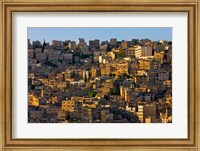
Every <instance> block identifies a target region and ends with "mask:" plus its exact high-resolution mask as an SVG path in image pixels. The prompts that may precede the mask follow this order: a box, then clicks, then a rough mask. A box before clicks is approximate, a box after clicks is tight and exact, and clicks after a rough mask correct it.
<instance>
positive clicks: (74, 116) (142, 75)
mask: <svg viewBox="0 0 200 151" xmlns="http://www.w3.org/2000/svg"><path fill="white" fill-rule="evenodd" d="M28 123H172V42H171V41H167V40H159V41H151V40H150V39H147V38H145V39H132V40H130V41H127V40H121V41H119V40H117V38H111V39H110V40H108V41H100V40H99V39H94V40H89V41H86V40H85V39H84V38H79V39H78V41H77V42H76V41H71V40H65V41H60V40H52V43H51V44H50V43H48V42H45V39H44V41H38V40H37V41H32V42H31V41H30V39H28Z"/></svg>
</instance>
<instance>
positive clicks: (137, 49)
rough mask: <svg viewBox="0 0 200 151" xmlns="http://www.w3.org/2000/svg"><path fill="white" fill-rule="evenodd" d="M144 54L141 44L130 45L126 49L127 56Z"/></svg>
mask: <svg viewBox="0 0 200 151" xmlns="http://www.w3.org/2000/svg"><path fill="white" fill-rule="evenodd" d="M141 55H142V50H141V47H140V46H133V47H130V48H128V49H127V50H126V56H127V57H133V56H134V57H136V58H138V57H141Z"/></svg>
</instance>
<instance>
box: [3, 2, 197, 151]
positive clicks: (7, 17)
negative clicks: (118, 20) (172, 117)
mask: <svg viewBox="0 0 200 151" xmlns="http://www.w3.org/2000/svg"><path fill="white" fill-rule="evenodd" d="M199 5H200V1H198V0H169V1H165V0H159V1H156V0H141V1H136V0H124V1H123V0H109V1H106V0H101V1H98V0H82V1H79V0H54V1H53V0H44V1H43V2H41V1H39V0H30V1H25V0H0V9H1V13H0V17H1V22H0V33H2V35H1V36H0V50H1V51H0V61H1V63H0V73H1V76H0V77H1V79H0V85H1V87H0V88H1V91H0V96H1V99H0V110H1V111H0V118H1V121H0V123H2V124H0V134H2V137H0V144H1V146H0V150H27V149H28V150H48V151H49V150H72V149H74V150H87V151H88V150H122V149H123V150H138V151H140V150H141V151H144V150H170V151H173V150H174V151H177V150H189V151H198V150H200V141H199V140H200V120H199V118H200V112H199V109H200V103H199V90H200V89H199V81H198V80H200V78H199V71H200V66H199V61H200V57H199V52H200V48H199V46H198V43H200V30H199V29H198V28H200V23H199V19H200V15H199V14H200V6H199ZM15 12H27V13H28V12H158V13H159V12H187V13H188V50H189V51H188V60H189V61H188V62H189V63H188V75H189V76H188V136H189V137H188V139H13V138H12V82H11V79H12V74H14V73H12V72H11V71H12V64H11V62H12V57H11V52H12V14H13V13H15ZM0 136H1V135H0Z"/></svg>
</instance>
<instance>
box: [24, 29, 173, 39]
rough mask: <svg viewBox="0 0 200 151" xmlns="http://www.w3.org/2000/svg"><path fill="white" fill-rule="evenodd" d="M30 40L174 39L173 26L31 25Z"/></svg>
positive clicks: (29, 30)
mask: <svg viewBox="0 0 200 151" xmlns="http://www.w3.org/2000/svg"><path fill="white" fill-rule="evenodd" d="M27 30H28V38H29V39H30V41H31V42H32V41H35V40H39V41H41V42H42V41H43V40H44V39H45V41H46V42H49V43H51V42H52V40H61V41H64V40H72V41H77V40H78V38H84V39H85V40H86V42H88V41H89V40H92V39H99V40H100V41H104V40H108V41H109V40H110V38H117V40H131V39H134V38H135V39H145V38H148V39H151V40H152V41H158V40H168V41H172V28H170V27H159V28H158V27H155V28H154V27H145V28H141V27H133V28H130V27H112V28H110V27H29V28H28V29H27Z"/></svg>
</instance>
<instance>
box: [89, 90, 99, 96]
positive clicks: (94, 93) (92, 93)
mask: <svg viewBox="0 0 200 151" xmlns="http://www.w3.org/2000/svg"><path fill="white" fill-rule="evenodd" d="M96 94H97V92H96V91H94V90H92V91H90V92H89V93H88V96H89V97H95V96H96Z"/></svg>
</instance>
